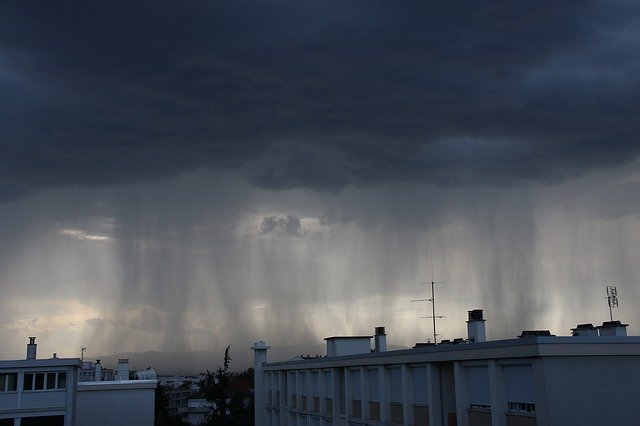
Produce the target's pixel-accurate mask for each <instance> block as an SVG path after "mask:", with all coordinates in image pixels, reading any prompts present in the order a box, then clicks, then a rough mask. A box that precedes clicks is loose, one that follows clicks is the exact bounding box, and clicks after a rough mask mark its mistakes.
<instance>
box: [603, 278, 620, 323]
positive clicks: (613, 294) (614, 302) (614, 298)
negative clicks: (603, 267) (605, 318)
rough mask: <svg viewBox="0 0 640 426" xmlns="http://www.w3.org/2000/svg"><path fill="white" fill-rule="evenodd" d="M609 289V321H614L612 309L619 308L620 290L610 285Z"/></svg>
mask: <svg viewBox="0 0 640 426" xmlns="http://www.w3.org/2000/svg"><path fill="white" fill-rule="evenodd" d="M606 288H607V303H608V304H609V319H610V320H611V321H613V312H612V311H611V308H617V307H618V289H616V288H615V286H612V285H609V286H606Z"/></svg>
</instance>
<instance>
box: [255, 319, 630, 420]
mask: <svg viewBox="0 0 640 426" xmlns="http://www.w3.org/2000/svg"><path fill="white" fill-rule="evenodd" d="M467 325H468V331H469V336H468V338H467V339H466V340H464V339H456V342H458V343H457V344H453V343H452V342H448V341H444V342H441V343H440V344H438V345H419V346H416V347H415V348H414V349H406V350H396V351H387V350H386V335H385V334H384V329H383V328H382V327H379V328H377V329H376V336H375V337H376V345H375V347H374V348H373V351H372V350H371V349H370V346H369V345H363V341H364V342H367V339H369V340H368V341H369V342H370V338H371V336H358V337H355V338H351V337H332V338H328V339H325V340H327V354H328V356H326V357H323V358H310V359H302V360H296V361H287V362H272V363H268V362H267V351H268V349H269V346H267V345H266V344H265V343H264V342H257V343H255V344H254V346H253V347H252V348H251V349H253V350H254V361H255V362H254V368H255V373H256V374H255V402H256V408H255V409H256V422H255V424H256V425H259V426H262V425H271V426H284V425H305V426H327V425H333V426H336V425H416V426H417V425H420V426H424V425H429V426H452V425H460V426H466V425H482V426H483V425H495V426H533V425H539V426H542V425H637V424H640V420H639V419H640V416H638V414H637V409H636V408H637V407H636V404H637V403H638V401H640V338H639V337H627V336H626V331H625V329H626V325H624V324H620V322H619V321H613V322H607V323H604V324H603V325H602V326H600V327H598V328H596V327H593V326H591V325H590V324H589V325H581V326H578V327H576V328H575V329H573V330H572V331H573V336H564V337H556V336H552V335H550V334H549V333H548V331H547V332H523V333H522V334H521V336H519V337H518V338H516V339H509V340H498V341H485V337H484V336H485V330H484V319H483V318H482V311H480V310H474V311H469V321H468V322H467Z"/></svg>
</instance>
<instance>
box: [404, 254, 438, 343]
mask: <svg viewBox="0 0 640 426" xmlns="http://www.w3.org/2000/svg"><path fill="white" fill-rule="evenodd" d="M433 276H434V273H433V252H432V253H431V282H430V283H420V284H422V285H428V284H431V298H429V299H412V300H411V302H431V315H428V316H426V317H422V318H431V319H433V343H434V344H436V343H438V339H437V337H438V333H436V319H437V318H444V316H443V315H436V295H435V290H434V286H435V284H444V281H434V280H433Z"/></svg>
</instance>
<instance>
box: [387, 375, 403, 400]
mask: <svg viewBox="0 0 640 426" xmlns="http://www.w3.org/2000/svg"><path fill="white" fill-rule="evenodd" d="M389 372H390V373H391V374H390V376H391V401H393V402H402V370H401V369H399V368H391V369H389Z"/></svg>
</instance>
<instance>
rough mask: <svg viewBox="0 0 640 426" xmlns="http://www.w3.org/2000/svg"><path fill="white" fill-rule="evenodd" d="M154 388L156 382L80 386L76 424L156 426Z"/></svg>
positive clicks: (135, 381)
mask: <svg viewBox="0 0 640 426" xmlns="http://www.w3.org/2000/svg"><path fill="white" fill-rule="evenodd" d="M155 388H156V381H155V380H130V381H115V382H83V383H80V384H79V385H78V394H77V417H76V421H77V423H76V424H77V426H100V425H104V426H109V425H118V426H129V425H131V426H153V420H154V408H155Z"/></svg>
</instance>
